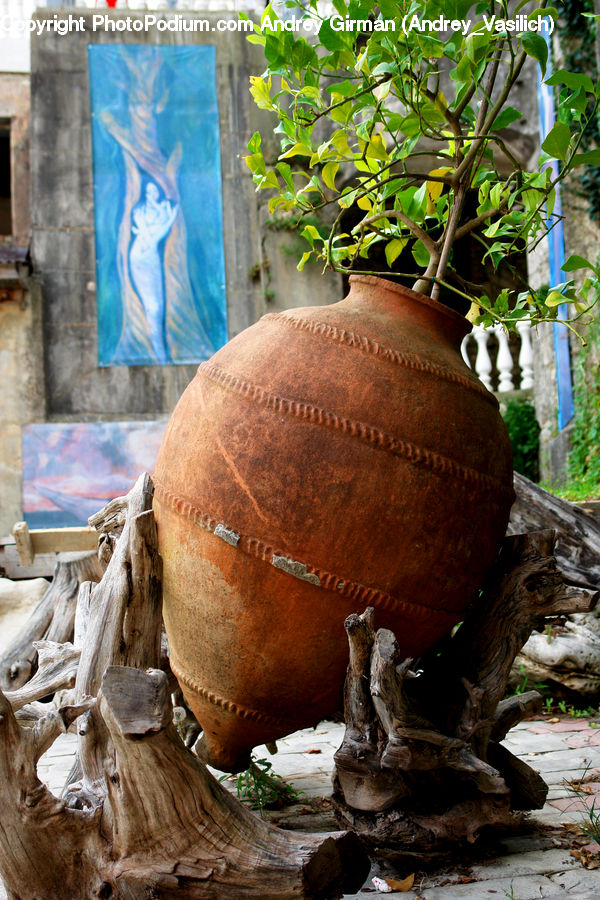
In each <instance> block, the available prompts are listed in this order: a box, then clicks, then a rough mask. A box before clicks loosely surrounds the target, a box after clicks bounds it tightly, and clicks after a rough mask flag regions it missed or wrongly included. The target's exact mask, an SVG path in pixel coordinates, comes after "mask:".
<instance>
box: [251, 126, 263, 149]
mask: <svg viewBox="0 0 600 900" xmlns="http://www.w3.org/2000/svg"><path fill="white" fill-rule="evenodd" d="M261 140H262V139H261V136H260V132H259V131H255V132H254V134H253V135H252V137H251V138H250V140H249V141H248V150H249V151H250V153H259V152H260V144H261Z"/></svg>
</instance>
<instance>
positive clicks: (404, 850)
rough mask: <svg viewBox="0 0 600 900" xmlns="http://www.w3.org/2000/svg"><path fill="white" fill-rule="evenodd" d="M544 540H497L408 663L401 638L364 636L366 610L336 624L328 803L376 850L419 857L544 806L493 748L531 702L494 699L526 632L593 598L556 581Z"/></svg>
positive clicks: (517, 764)
mask: <svg viewBox="0 0 600 900" xmlns="http://www.w3.org/2000/svg"><path fill="white" fill-rule="evenodd" d="M554 541H555V533H554V532H553V531H546V532H539V533H535V534H527V535H518V536H514V537H509V538H506V540H505V542H504V545H503V549H502V552H501V554H500V557H499V559H498V561H497V564H496V565H495V567H494V568H493V569H492V571H491V572H490V573H489V575H488V578H487V581H486V584H485V585H484V588H483V590H482V591H481V592H480V596H479V598H478V599H477V602H476V603H475V604H474V606H473V608H472V609H471V611H470V612H469V613H468V615H467V617H466V618H465V621H464V622H463V623H462V624H461V626H460V627H459V628H458V629H457V630H456V632H455V634H454V636H453V637H452V638H450V639H449V640H448V641H447V642H446V643H445V644H442V645H440V646H438V647H436V648H435V649H434V651H432V652H431V653H429V654H428V655H427V656H425V657H423V658H422V659H420V660H418V661H416V660H412V659H405V658H404V654H403V652H402V635H399V636H398V640H396V637H395V636H394V635H393V634H392V632H390V631H387V630H385V629H380V630H379V631H378V632H375V628H374V614H373V610H372V609H367V610H366V612H365V613H363V615H362V616H357V615H354V616H350V617H349V618H348V619H347V620H346V630H347V632H348V639H349V643H350V663H349V667H348V674H347V678H346V685H345V697H344V709H345V719H346V733H345V737H344V741H343V744H342V746H341V747H340V749H339V750H338V751H337V753H336V755H335V763H336V777H337V791H336V795H335V802H336V809H337V815H338V820H339V821H340V822H341V823H342V824H343V825H344V826H346V827H350V828H352V829H353V830H354V831H356V832H357V833H359V834H360V835H361V837H363V838H364V839H365V840H366V841H367V842H368V843H369V844H370V845H372V846H376V847H377V849H378V852H382V853H387V854H388V855H392V856H393V855H397V856H416V857H419V858H420V859H422V860H427V859H430V858H433V857H435V856H436V855H439V854H440V853H442V852H445V851H447V850H448V847H449V846H450V845H451V844H452V843H453V842H456V841H459V840H468V841H472V840H474V839H475V837H476V836H477V835H478V833H479V832H480V831H481V829H482V828H484V827H485V826H489V825H508V824H510V823H511V822H512V821H514V813H515V811H517V810H529V809H539V808H541V807H542V806H543V804H544V801H545V798H546V794H547V787H546V785H545V783H544V781H543V780H542V778H541V777H540V776H539V775H538V773H537V772H535V771H534V770H533V769H531V768H530V767H529V766H528V765H526V764H525V763H524V762H522V761H521V760H519V759H517V758H516V757H515V756H513V754H511V753H510V752H509V751H508V750H507V749H506V748H505V747H504V746H503V745H502V744H501V743H500V741H501V740H502V739H503V738H504V736H505V735H506V733H507V731H508V730H509V728H511V727H512V726H513V725H515V724H517V722H519V721H520V720H521V719H522V718H525V717H526V716H527V715H530V714H531V713H533V712H534V711H536V710H537V709H539V707H540V706H541V697H540V695H539V694H537V692H535V691H532V692H529V693H527V694H522V695H520V696H516V697H511V698H509V699H506V700H503V699H502V697H503V696H504V693H505V689H506V683H507V679H508V675H509V671H510V667H511V664H512V662H513V659H514V657H515V656H516V654H517V653H518V651H519V650H520V649H521V647H522V646H523V644H524V643H525V641H526V640H527V638H528V637H529V634H530V633H531V631H532V629H533V628H534V627H536V626H538V627H539V625H540V622H541V621H543V619H544V618H545V617H547V616H555V615H557V614H558V613H569V612H576V611H585V610H589V609H591V608H592V607H593V605H594V604H595V602H596V600H597V596H598V595H597V594H595V593H592V592H590V591H588V590H585V589H579V588H575V587H569V586H567V585H566V584H565V582H564V580H563V578H562V575H561V574H560V572H559V571H558V569H557V567H556V561H555V559H554V556H553V549H554ZM542 628H543V625H542Z"/></svg>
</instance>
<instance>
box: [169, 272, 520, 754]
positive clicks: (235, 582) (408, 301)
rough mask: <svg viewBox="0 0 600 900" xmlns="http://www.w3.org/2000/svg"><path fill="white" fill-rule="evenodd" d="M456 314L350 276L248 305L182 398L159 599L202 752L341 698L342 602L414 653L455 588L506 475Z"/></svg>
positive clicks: (482, 561) (500, 511)
mask: <svg viewBox="0 0 600 900" xmlns="http://www.w3.org/2000/svg"><path fill="white" fill-rule="evenodd" d="M468 329H469V326H468V324H467V323H466V321H465V320H464V319H463V318H462V317H461V316H458V315H457V314H455V313H453V312H451V311H449V310H447V309H446V308H445V307H441V306H439V305H438V304H436V303H434V302H433V301H431V300H429V299H428V298H424V297H422V296H421V295H418V294H414V293H413V292H412V291H408V290H406V289H405V288H402V287H399V286H397V285H395V284H393V283H391V282H388V281H385V280H382V279H379V278H373V277H365V276H354V277H353V278H352V279H351V291H350V293H349V295H348V297H347V298H346V299H345V300H343V301H341V302H340V303H336V304H334V305H332V306H327V307H320V308H319V307H310V308H306V309H296V310H290V311H287V312H284V313H277V314H273V315H267V316H265V317H264V318H263V319H261V320H260V321H259V322H258V323H257V324H256V325H254V326H252V327H251V328H249V329H247V330H246V331H244V332H243V333H242V334H240V335H238V336H237V337H236V338H234V339H233V340H232V341H230V342H229V343H228V344H227V345H226V346H225V347H223V348H222V349H221V350H219V352H218V353H216V354H215V355H214V356H213V357H212V359H210V360H209V361H208V362H206V363H203V364H202V365H201V366H200V367H199V369H198V374H197V375H196V377H195V379H194V381H193V382H192V383H191V384H190V386H189V387H188V388H187V390H186V391H185V393H184V394H183V396H182V397H181V400H180V401H179V403H178V405H177V408H176V409H175V412H174V413H173V416H172V418H171V421H170V424H169V426H168V429H167V432H166V435H165V438H164V441H163V444H162V448H161V451H160V454H159V459H158V463H157V467H156V473H155V485H156V495H155V512H156V517H157V521H158V534H159V546H160V550H161V553H162V555H163V560H164V615H165V623H166V628H167V633H168V637H169V643H170V650H171V663H172V668H173V671H174V672H175V674H176V675H177V677H178V679H179V681H180V684H181V686H182V688H183V691H184V694H185V695H186V697H187V699H188V702H189V704H190V706H191V707H192V709H193V710H194V712H195V714H196V716H197V717H198V719H199V721H200V722H201V723H202V725H203V727H204V729H205V733H206V737H207V741H208V744H209V748H210V754H211V761H212V762H213V763H214V764H215V765H216V766H218V767H220V768H223V769H225V770H235V769H238V768H239V767H240V766H241V767H244V766H245V765H246V764H247V759H248V752H249V750H250V749H251V748H252V747H253V746H255V745H257V744H259V743H262V742H264V741H269V740H273V739H275V738H277V737H279V736H282V735H284V734H286V733H289V732H290V731H293V730H295V729H296V728H300V727H306V726H307V725H310V724H313V723H315V722H316V721H318V719H319V718H321V717H323V716H325V715H327V714H328V713H331V712H332V711H334V710H335V709H336V708H337V707H338V706H339V704H340V702H341V693H342V684H343V679H344V673H345V668H346V664H347V653H348V651H347V641H346V634H345V631H344V627H343V623H344V619H345V618H346V616H347V615H349V613H351V612H362V611H363V610H364V608H365V607H366V606H367V605H372V606H374V607H375V608H376V623H377V626H379V627H381V626H386V627H390V628H393V630H394V631H395V632H396V635H397V637H398V640H399V641H400V644H401V646H403V648H404V651H405V653H406V655H407V656H409V655H411V656H412V655H416V654H420V653H422V652H423V651H424V650H426V649H427V648H428V647H430V646H432V645H433V644H434V643H435V642H436V641H437V640H439V639H440V638H441V637H442V636H443V635H444V634H445V633H446V632H447V631H448V630H449V629H450V627H451V626H452V625H454V624H455V623H456V622H457V621H458V620H459V619H460V615H461V611H462V610H463V609H464V607H465V606H466V605H467V604H468V603H469V601H470V600H471V599H472V595H473V592H474V591H475V590H476V588H477V587H478V586H479V584H480V582H481V579H482V576H483V574H484V573H485V571H486V569H487V568H488V567H489V565H490V563H491V562H492V560H493V557H494V555H495V553H496V551H497V549H498V546H499V543H500V541H501V540H502V537H503V535H504V532H505V528H506V524H507V520H508V514H509V510H510V506H511V503H512V499H513V491H512V469H511V452H510V445H509V441H508V436H507V434H506V431H505V428H504V425H503V422H502V420H501V418H500V416H499V413H498V405H497V402H496V400H495V398H494V397H493V396H492V395H491V394H490V393H489V392H488V391H486V389H485V388H484V387H483V386H482V385H481V383H480V382H479V380H478V379H477V377H476V376H475V375H474V374H473V373H472V372H471V370H470V369H469V368H468V367H467V366H466V365H465V363H464V362H463V360H462V357H461V355H460V343H461V340H462V338H463V337H464V335H465V334H466V333H467V331H468Z"/></svg>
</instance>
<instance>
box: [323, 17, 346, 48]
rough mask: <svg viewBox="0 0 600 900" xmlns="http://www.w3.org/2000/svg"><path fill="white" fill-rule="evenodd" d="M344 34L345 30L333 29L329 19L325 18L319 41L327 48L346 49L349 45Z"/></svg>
mask: <svg viewBox="0 0 600 900" xmlns="http://www.w3.org/2000/svg"><path fill="white" fill-rule="evenodd" d="M342 34H343V32H340V31H334V30H333V28H332V27H331V23H330V21H329V19H323V22H322V23H321V27H320V29H319V41H320V43H321V44H323V46H324V47H325V49H326V50H332V51H334V50H345V49H346V46H347V45H346V42H345V41H344V40H343V38H342V36H341V35H342Z"/></svg>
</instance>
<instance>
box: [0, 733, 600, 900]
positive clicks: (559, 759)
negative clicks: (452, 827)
mask: <svg viewBox="0 0 600 900" xmlns="http://www.w3.org/2000/svg"><path fill="white" fill-rule="evenodd" d="M594 724H596V723H593V722H592V723H590V721H589V720H588V719H573V718H570V717H563V718H561V719H556V718H555V719H542V720H540V721H535V722H533V721H530V722H522V723H521V724H520V725H518V726H517V727H516V728H514V729H513V730H512V731H511V732H510V733H509V735H508V737H507V739H506V741H505V744H506V746H507V747H508V748H509V749H510V750H512V752H513V753H516V754H517V755H518V756H520V757H521V758H522V759H523V760H525V761H526V762H528V763H530V764H531V765H532V766H533V767H534V768H535V769H537V770H538V771H539V772H541V774H542V776H543V777H544V778H545V780H546V782H547V783H548V784H549V787H550V792H549V795H548V802H547V803H546V806H545V807H544V809H543V810H540V811H539V812H536V813H532V814H531V815H530V816H528V817H527V818H526V824H525V825H524V827H522V828H521V829H520V830H519V833H517V834H511V835H508V836H506V835H505V836H504V837H501V838H496V839H494V840H491V839H487V840H485V841H480V842H478V843H477V844H476V845H475V846H474V847H473V848H472V849H470V850H469V852H468V854H467V853H464V852H463V853H461V854H460V855H459V856H457V858H456V859H455V860H454V862H453V864H452V865H451V866H447V867H445V868H443V869H440V870H438V871H434V872H429V873H425V872H414V870H411V869H410V868H406V867H404V868H394V867H393V866H391V864H389V863H387V862H386V861H385V860H380V859H375V860H374V862H373V868H372V871H371V873H370V875H369V878H368V879H367V881H366V883H365V885H364V886H363V888H362V889H361V891H359V892H358V893H357V894H352V895H350V894H347V895H345V897H344V900H367V898H369V897H373V898H375V897H378V896H382V897H383V896H384V895H383V894H380V893H379V892H378V891H376V889H375V887H374V886H373V883H372V880H371V879H372V878H373V877H374V876H375V877H384V878H385V877H386V876H387V877H391V878H393V879H396V880H403V879H405V878H407V877H410V876H412V875H413V874H414V875H415V880H414V885H413V888H412V889H411V890H408V891H404V892H402V893H400V892H398V891H395V892H392V893H387V894H385V896H389V897H404V898H406V900H505V898H509V900H567V898H571V900H600V868H598V869H587V868H585V867H584V865H583V864H582V862H581V858H583V859H584V860H586V861H588V862H589V861H590V860H591V856H590V852H595V850H596V849H599V850H600V848H596V847H595V846H594V845H591V846H590V847H589V848H588V850H586V849H585V847H583V848H581V845H582V844H585V842H586V839H585V838H584V837H582V836H581V834H578V827H577V826H578V825H579V824H580V823H582V822H583V821H584V817H585V815H586V804H587V807H590V806H591V804H592V803H594V799H596V801H597V803H596V807H597V808H598V810H599V812H600V723H599V724H598V727H593V726H594ZM342 734H343V725H339V724H334V723H331V722H324V723H321V724H320V725H319V726H318V727H317V728H315V729H314V730H313V729H307V730H305V731H300V732H297V733H296V734H293V735H291V736H290V737H287V738H284V739H283V740H281V741H278V752H277V754H275V755H273V756H271V755H270V754H269V752H268V750H267V749H266V747H259V748H257V750H256V751H255V756H256V757H257V759H263V758H264V759H267V760H268V761H269V762H270V763H271V764H272V767H273V768H272V771H273V772H275V773H277V774H279V775H281V776H282V777H283V778H284V779H285V780H286V781H287V782H291V783H292V784H293V786H294V788H295V789H296V790H297V791H298V792H302V793H301V796H300V801H301V802H299V803H298V804H296V805H295V806H293V807H289V808H286V809H283V810H280V811H276V812H271V813H268V817H269V819H270V820H271V821H272V822H274V823H275V824H277V825H279V826H280V827H284V828H293V829H298V830H304V831H320V830H335V829H336V825H335V820H334V818H333V815H332V812H331V807H330V804H329V801H328V799H327V798H328V797H329V796H330V795H331V790H332V785H331V772H332V769H333V754H334V752H335V750H336V749H337V748H338V746H339V745H340V743H341V739H342ZM75 744H76V738H75V737H74V736H73V735H64V736H63V737H62V738H60V739H59V740H58V741H57V742H56V743H55V744H54V746H53V747H52V748H51V749H50V750H49V751H48V752H47V753H46V754H45V755H44V756H43V757H42V758H41V760H40V762H39V764H38V773H39V776H40V778H41V780H42V781H44V782H45V783H46V784H47V785H48V787H49V788H50V790H52V791H53V792H54V793H56V794H57V795H58V794H60V791H61V789H62V786H63V784H64V782H65V778H66V777H67V774H68V772H69V770H70V767H71V763H72V759H73V754H74V751H75ZM216 774H217V775H219V773H216ZM584 777H588V778H589V779H590V780H589V781H588V782H587V783H586V785H585V791H586V792H585V793H582V794H579V795H578V796H574V795H573V793H572V791H569V789H568V787H567V785H566V782H569V781H573V780H574V779H579V778H584ZM594 779H595V780H594ZM225 784H226V785H228V786H229V787H230V789H231V790H234V784H233V781H229V780H226V781H225ZM573 853H575V854H576V855H575V856H574V855H572V854H573ZM577 854H579V857H580V858H577ZM5 898H6V894H5V892H4V891H3V889H2V887H1V885H0V900H5ZM65 900H68V898H65Z"/></svg>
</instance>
